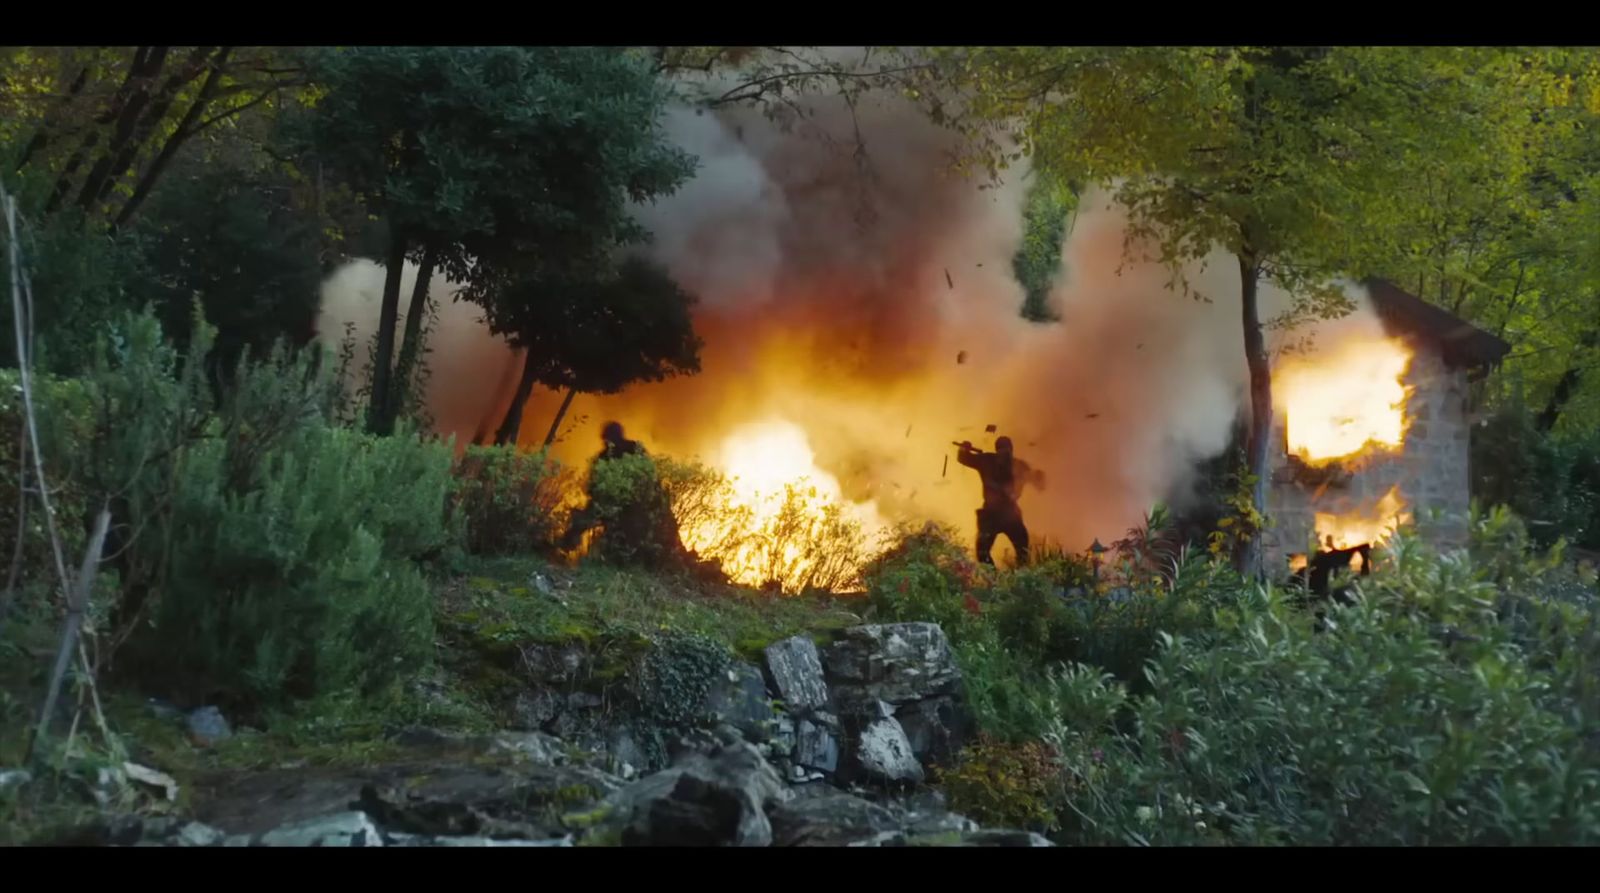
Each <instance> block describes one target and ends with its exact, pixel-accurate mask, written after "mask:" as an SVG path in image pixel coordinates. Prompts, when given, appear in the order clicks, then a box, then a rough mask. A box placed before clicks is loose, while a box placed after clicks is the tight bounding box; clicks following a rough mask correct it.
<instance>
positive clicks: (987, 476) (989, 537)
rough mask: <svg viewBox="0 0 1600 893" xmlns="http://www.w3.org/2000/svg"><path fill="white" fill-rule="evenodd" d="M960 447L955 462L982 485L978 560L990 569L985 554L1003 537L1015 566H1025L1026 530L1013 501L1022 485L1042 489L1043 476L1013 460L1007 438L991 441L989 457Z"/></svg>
mask: <svg viewBox="0 0 1600 893" xmlns="http://www.w3.org/2000/svg"><path fill="white" fill-rule="evenodd" d="M960 447H961V452H960V453H958V454H957V455H956V461H957V462H960V463H961V464H962V465H965V466H967V467H968V468H971V469H973V470H974V471H976V472H977V473H978V477H979V479H980V480H982V481H983V508H980V509H978V560H979V561H980V562H982V563H984V564H987V565H991V566H993V564H994V558H993V557H992V556H991V555H990V554H989V551H990V550H991V549H993V548H994V541H995V537H997V536H999V535H1000V534H1002V533H1003V534H1005V535H1006V539H1008V540H1010V541H1011V547H1012V548H1013V549H1016V550H1017V564H1019V565H1022V564H1027V563H1028V528H1027V527H1026V526H1024V525H1023V523H1022V507H1021V506H1019V505H1017V498H1018V497H1019V496H1021V495H1022V486H1023V485H1024V484H1032V485H1033V486H1035V487H1038V488H1039V489H1041V490H1042V489H1044V472H1041V471H1035V470H1034V469H1033V467H1032V466H1030V465H1028V463H1026V462H1024V461H1022V460H1021V459H1018V458H1017V457H1015V456H1013V455H1012V453H1011V438H1009V437H997V438H995V441H994V452H992V453H985V452H983V451H982V450H976V449H973V448H972V442H971V441H962V442H961V444H960Z"/></svg>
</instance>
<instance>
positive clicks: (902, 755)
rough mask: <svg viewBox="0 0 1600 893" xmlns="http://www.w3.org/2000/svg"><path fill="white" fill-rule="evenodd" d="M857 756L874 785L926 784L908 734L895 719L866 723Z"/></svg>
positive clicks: (857, 761) (855, 749)
mask: <svg viewBox="0 0 1600 893" xmlns="http://www.w3.org/2000/svg"><path fill="white" fill-rule="evenodd" d="M854 752H855V759H856V763H857V765H858V766H859V767H860V769H861V772H862V774H864V775H865V776H866V777H867V778H869V779H871V780H873V781H881V782H890V783H895V782H911V783H917V782H921V781H922V780H923V777H924V773H923V771H922V764H921V763H920V762H918V761H917V757H916V755H915V754H914V753H913V752H912V750H911V742H910V741H909V740H907V739H906V733H905V730H904V729H902V728H900V723H899V722H897V721H895V719H894V717H892V716H890V717H883V718H879V719H874V720H872V721H871V722H869V723H867V724H866V725H865V726H864V727H863V728H862V729H861V732H860V734H859V735H858V736H857V738H856V741H855V748H854Z"/></svg>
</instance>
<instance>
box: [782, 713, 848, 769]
mask: <svg viewBox="0 0 1600 893" xmlns="http://www.w3.org/2000/svg"><path fill="white" fill-rule="evenodd" d="M789 759H790V762H792V763H794V765H796V766H801V767H804V768H806V769H812V770H815V771H817V772H828V773H832V772H837V771H839V739H838V738H837V737H835V736H834V734H833V732H832V731H830V730H829V729H828V727H827V726H824V725H822V724H820V723H815V722H812V721H811V720H809V719H802V720H800V721H798V722H796V723H795V726H794V748H793V750H792V751H791V752H790V757H789Z"/></svg>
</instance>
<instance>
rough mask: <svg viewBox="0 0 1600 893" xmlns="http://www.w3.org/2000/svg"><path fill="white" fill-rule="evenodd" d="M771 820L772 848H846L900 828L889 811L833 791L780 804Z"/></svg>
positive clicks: (849, 795) (773, 811)
mask: <svg viewBox="0 0 1600 893" xmlns="http://www.w3.org/2000/svg"><path fill="white" fill-rule="evenodd" d="M770 818H771V820H772V843H773V845H774V846H847V845H849V844H851V843H855V842H858V841H864V840H871V839H873V838H875V837H877V836H878V835H879V834H882V833H884V832H886V831H894V830H897V829H898V828H899V823H898V822H897V821H896V820H895V816H894V814H893V813H891V812H890V811H889V810H887V809H885V808H883V807H882V806H879V805H878V804H876V803H872V802H870V801H867V800H863V799H861V798H860V797H856V796H853V795H851V794H847V793H845V792H843V791H839V790H833V789H828V790H826V791H823V792H819V793H817V794H816V795H814V796H804V797H796V798H794V799H793V800H791V801H790V802H787V803H782V804H779V805H778V806H776V807H775V808H773V809H772V810H771V812H770Z"/></svg>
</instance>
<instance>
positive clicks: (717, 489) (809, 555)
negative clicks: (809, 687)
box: [656, 460, 870, 594]
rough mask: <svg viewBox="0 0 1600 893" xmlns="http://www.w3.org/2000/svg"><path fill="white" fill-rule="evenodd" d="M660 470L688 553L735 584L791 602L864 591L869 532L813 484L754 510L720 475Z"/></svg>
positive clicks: (668, 466) (682, 465)
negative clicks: (802, 596) (816, 593)
mask: <svg viewBox="0 0 1600 893" xmlns="http://www.w3.org/2000/svg"><path fill="white" fill-rule="evenodd" d="M656 464H657V467H658V468H659V470H660V480H661V482H662V484H663V485H664V486H665V487H666V489H667V492H668V494H669V495H670V496H671V500H672V513H673V515H674V516H675V517H676V518H677V522H678V529H679V531H680V534H681V536H682V537H683V542H684V545H686V546H687V547H689V548H690V549H692V550H694V552H695V553H696V554H697V555H698V556H699V557H700V558H702V559H705V560H710V561H715V562H717V563H718V564H719V565H721V566H722V569H723V571H724V572H725V573H727V574H728V576H729V577H731V578H733V579H735V580H738V581H739V582H743V583H747V584H751V585H759V586H764V587H769V588H777V589H779V590H781V591H782V592H785V593H791V594H792V593H799V592H805V591H807V590H820V591H829V592H840V591H847V590H850V589H853V588H855V587H857V586H859V585H860V576H861V568H862V566H863V565H864V564H865V563H866V561H867V559H868V558H869V557H870V546H869V543H868V538H867V534H866V532H865V531H864V530H863V529H862V526H861V524H860V523H859V522H858V521H856V520H855V519H854V518H851V517H849V516H848V515H847V514H846V513H845V511H844V509H843V507H842V506H841V505H839V504H838V503H837V502H833V501H828V500H824V499H821V498H819V497H818V494H817V491H816V490H815V489H813V488H810V487H808V486H807V485H806V482H804V481H801V482H799V483H789V484H785V485H784V488H783V492H782V496H781V498H779V497H777V496H776V495H775V494H766V498H765V500H762V501H755V502H754V504H753V500H752V499H750V498H745V497H742V496H741V494H739V493H738V492H737V489H736V488H735V486H734V482H733V480H731V479H730V478H729V476H728V475H727V474H725V473H723V472H721V471H717V470H716V469H713V468H709V467H707V466H705V465H701V464H699V463H694V462H674V461H671V460H658V461H657V463H656Z"/></svg>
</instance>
